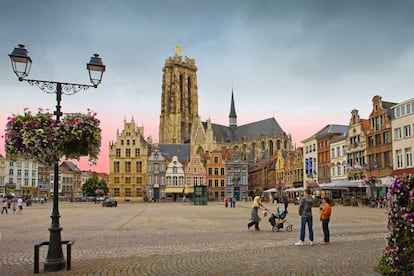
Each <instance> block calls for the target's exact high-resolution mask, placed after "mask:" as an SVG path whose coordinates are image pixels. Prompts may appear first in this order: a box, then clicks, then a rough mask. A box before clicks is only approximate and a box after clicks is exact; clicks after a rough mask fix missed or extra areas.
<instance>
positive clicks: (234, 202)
mask: <svg viewBox="0 0 414 276" xmlns="http://www.w3.org/2000/svg"><path fill="white" fill-rule="evenodd" d="M231 203H233V205H232V206H231V207H233V208H236V199H235V198H234V197H233V199H232V201H231Z"/></svg>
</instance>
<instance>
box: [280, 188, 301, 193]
mask: <svg viewBox="0 0 414 276" xmlns="http://www.w3.org/2000/svg"><path fill="white" fill-rule="evenodd" d="M304 190H305V189H304V188H303V187H300V188H289V189H286V190H285V191H284V192H288V193H293V192H303V191H304Z"/></svg>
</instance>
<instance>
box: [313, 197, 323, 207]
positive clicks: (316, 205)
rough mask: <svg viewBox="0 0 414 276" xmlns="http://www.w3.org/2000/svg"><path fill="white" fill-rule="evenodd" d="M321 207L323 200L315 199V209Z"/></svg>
mask: <svg viewBox="0 0 414 276" xmlns="http://www.w3.org/2000/svg"><path fill="white" fill-rule="evenodd" d="M320 205H321V199H320V198H317V197H315V198H314V199H313V207H319V206H320Z"/></svg>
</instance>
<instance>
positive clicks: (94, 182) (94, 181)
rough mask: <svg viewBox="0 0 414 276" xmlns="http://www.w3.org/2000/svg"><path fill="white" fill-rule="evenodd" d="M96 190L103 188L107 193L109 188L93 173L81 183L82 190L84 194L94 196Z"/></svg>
mask: <svg viewBox="0 0 414 276" xmlns="http://www.w3.org/2000/svg"><path fill="white" fill-rule="evenodd" d="M97 190H103V191H104V193H105V194H108V191H109V188H108V185H107V184H106V182H105V181H104V180H103V179H98V177H97V176H96V174H94V175H92V177H91V178H89V179H88V180H86V181H85V183H83V185H82V192H83V194H84V195H85V196H96V195H97V194H96V191H97Z"/></svg>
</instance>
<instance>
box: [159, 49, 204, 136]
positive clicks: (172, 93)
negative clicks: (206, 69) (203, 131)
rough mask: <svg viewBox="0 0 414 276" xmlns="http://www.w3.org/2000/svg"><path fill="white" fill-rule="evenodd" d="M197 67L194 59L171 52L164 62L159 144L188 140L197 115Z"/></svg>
mask: <svg viewBox="0 0 414 276" xmlns="http://www.w3.org/2000/svg"><path fill="white" fill-rule="evenodd" d="M196 72H197V67H196V65H195V61H194V59H189V58H187V57H184V60H183V57H182V56H179V55H177V54H176V55H174V56H173V57H170V58H168V59H167V60H166V61H165V66H164V68H163V79H162V95H161V115H160V127H159V143H160V144H182V143H189V142H190V137H191V127H192V124H193V121H194V119H196V118H198V91H197V74H196Z"/></svg>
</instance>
